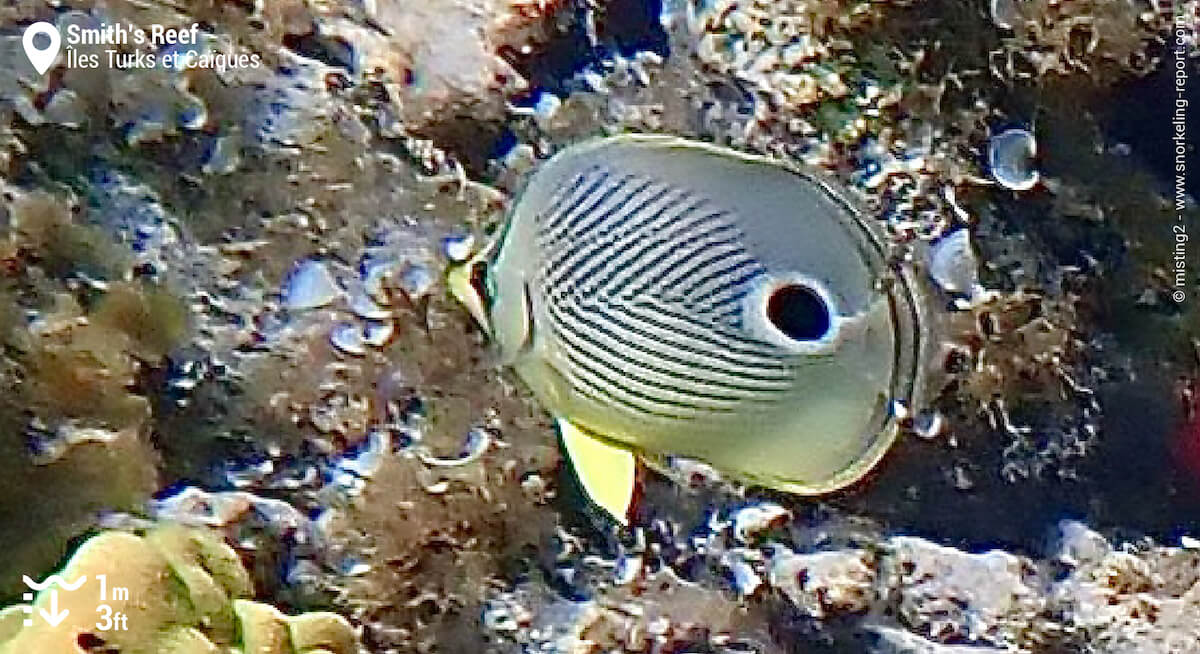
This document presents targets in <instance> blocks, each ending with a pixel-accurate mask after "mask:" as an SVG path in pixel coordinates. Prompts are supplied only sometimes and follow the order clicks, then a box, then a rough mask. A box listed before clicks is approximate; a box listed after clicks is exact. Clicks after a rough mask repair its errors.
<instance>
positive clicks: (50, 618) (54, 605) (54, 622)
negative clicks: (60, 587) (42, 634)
mask: <svg viewBox="0 0 1200 654" xmlns="http://www.w3.org/2000/svg"><path fill="white" fill-rule="evenodd" d="M38 613H41V614H42V617H43V618H45V619H46V622H48V623H50V626H51V627H57V626H58V625H60V624H62V621H63V620H65V619H66V618H67V615H69V614H70V613H71V612H70V611H68V610H66V609H63V612H62V613H59V612H58V591H57V590H52V591H50V612H49V613H47V612H46V609H38Z"/></svg>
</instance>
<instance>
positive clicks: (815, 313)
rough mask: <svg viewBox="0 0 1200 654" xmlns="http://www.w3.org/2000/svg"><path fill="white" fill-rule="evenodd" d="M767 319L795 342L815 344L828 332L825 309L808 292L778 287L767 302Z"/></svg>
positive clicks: (802, 288)
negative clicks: (812, 342) (813, 342)
mask: <svg viewBox="0 0 1200 654" xmlns="http://www.w3.org/2000/svg"><path fill="white" fill-rule="evenodd" d="M767 319H768V320H770V321H771V324H772V325H775V328H776V329H778V330H779V331H781V332H783V333H784V334H785V335H787V337H788V338H790V339H792V340H796V341H815V340H818V339H820V338H821V337H823V336H825V334H826V333H828V332H829V327H830V323H831V320H830V316H829V307H827V306H825V302H824V301H822V300H821V296H819V295H817V294H816V293H815V292H814V291H813V290H812V289H811V288H808V287H807V286H801V285H799V284H788V285H787V286H780V287H779V288H777V289H775V292H773V293H771V297H770V298H768V299H767Z"/></svg>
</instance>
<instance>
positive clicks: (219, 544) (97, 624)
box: [0, 525, 359, 654]
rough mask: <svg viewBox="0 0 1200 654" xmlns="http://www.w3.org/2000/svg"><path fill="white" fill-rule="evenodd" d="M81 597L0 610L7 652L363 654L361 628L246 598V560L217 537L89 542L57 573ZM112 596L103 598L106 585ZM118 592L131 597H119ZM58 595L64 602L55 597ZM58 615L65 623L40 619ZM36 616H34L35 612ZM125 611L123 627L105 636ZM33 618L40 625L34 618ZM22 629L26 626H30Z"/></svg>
mask: <svg viewBox="0 0 1200 654" xmlns="http://www.w3.org/2000/svg"><path fill="white" fill-rule="evenodd" d="M58 574H59V575H60V577H61V578H62V579H63V580H65V582H67V583H72V584H74V583H76V581H77V580H80V579H82V580H83V582H82V586H81V587H79V588H78V590H75V591H66V590H56V589H57V586H54V587H51V588H49V589H47V590H44V591H42V592H41V593H39V594H38V596H37V599H36V600H35V601H34V603H33V605H32V607H28V606H12V607H8V608H6V609H4V610H3V611H0V654H25V653H27V652H39V653H42V652H46V653H49V652H54V653H58V652H62V653H64V654H67V653H72V654H74V653H78V654H84V653H85V652H87V651H89V649H88V648H89V647H91V648H94V647H95V646H97V645H99V644H101V643H103V645H104V647H106V648H109V649H111V650H113V651H119V652H121V653H122V654H163V653H170V654H208V653H215V652H227V651H231V650H229V649H228V648H230V647H232V648H234V649H233V650H232V651H236V652H244V653H245V654H354V653H356V652H358V651H359V646H358V641H357V638H356V636H355V633H354V629H353V628H352V627H351V626H350V623H349V622H347V621H346V619H345V618H343V617H341V616H339V615H336V614H332V613H308V614H304V615H300V616H296V617H288V616H285V615H283V614H282V613H280V612H279V611H278V610H277V609H276V608H275V607H273V606H270V605H267V604H260V603H258V602H253V601H249V600H246V599H242V598H244V597H246V596H248V595H250V594H251V592H252V585H251V582H250V577H249V575H248V574H247V573H246V570H245V568H244V567H242V564H241V562H240V560H239V559H238V556H237V554H236V553H235V552H234V551H233V550H232V549H230V548H229V546H227V545H226V544H225V543H224V542H223V541H222V540H221V539H220V538H219V537H217V536H216V535H214V534H212V533H211V532H208V531H205V530H200V529H190V528H186V527H181V526H177V525H167V526H161V527H158V528H155V529H153V530H151V531H150V532H149V533H148V534H147V535H146V536H145V537H139V536H135V535H133V534H128V533H124V532H105V533H102V534H99V535H97V536H95V537H93V538H91V539H89V540H88V541H87V542H86V543H84V544H83V545H82V546H81V547H80V548H79V550H78V551H76V553H75V555H74V556H73V557H72V558H71V560H70V562H69V563H67V565H66V567H65V568H64V569H63V570H62V571H61V572H59V573H58ZM101 577H103V584H104V587H106V588H108V589H110V590H109V595H110V596H109V597H108V598H107V599H105V600H104V601H101V598H100V592H101V590H100V589H101V582H100V578H101ZM114 589H127V590H128V593H121V594H120V596H119V597H118V596H114V595H115V593H113V592H112V591H113V590H114ZM55 596H57V600H56V599H55ZM53 608H57V610H58V611H59V613H60V614H61V613H63V612H64V611H65V612H66V613H65V617H64V618H63V620H62V622H61V623H60V624H58V625H57V626H51V625H50V624H49V623H48V622H47V621H46V620H45V619H43V618H41V617H39V616H40V615H41V613H42V612H43V611H45V612H46V613H50V612H51V609H53ZM29 609H32V614H30V613H29V612H28V611H29ZM118 614H123V615H124V616H126V617H127V619H126V620H125V621H122V622H118V623H117V625H118V626H120V627H123V628H121V629H112V628H109V629H101V627H102V626H104V625H105V621H106V619H107V617H106V616H116V615H118ZM29 615H33V616H34V618H33V620H32V624H31V625H30V624H29V623H26V622H25V620H26V617H27V616H29ZM22 623H25V624H24V625H23V624H22Z"/></svg>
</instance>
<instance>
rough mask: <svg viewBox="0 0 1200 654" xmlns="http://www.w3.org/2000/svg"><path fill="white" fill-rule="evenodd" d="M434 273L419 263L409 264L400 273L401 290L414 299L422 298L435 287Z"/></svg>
mask: <svg viewBox="0 0 1200 654" xmlns="http://www.w3.org/2000/svg"><path fill="white" fill-rule="evenodd" d="M433 281H434V279H433V273H432V272H430V270H429V268H427V267H426V266H423V265H421V264H419V263H414V264H409V265H407V266H405V267H404V270H403V271H402V272H401V273H400V279H399V283H400V288H402V289H404V291H405V292H406V293H408V294H409V295H410V296H413V297H420V296H422V295H425V294H426V293H428V292H429V289H431V288H432V287H433Z"/></svg>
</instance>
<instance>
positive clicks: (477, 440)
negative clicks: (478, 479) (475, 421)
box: [417, 427, 492, 468]
mask: <svg viewBox="0 0 1200 654" xmlns="http://www.w3.org/2000/svg"><path fill="white" fill-rule="evenodd" d="M491 444H492V435H491V434H490V433H488V431H487V430H486V429H479V428H478V427H476V428H473V429H471V430H470V431H468V432H467V442H466V445H465V446H464V447H463V452H462V454H461V455H460V456H459V457H457V458H454V459H444V458H441V457H437V456H433V455H432V454H428V453H426V452H418V453H417V458H419V459H420V460H421V463H424V464H425V465H427V466H430V467H435V468H451V467H455V466H462V465H466V464H468V463H470V462H472V461H474V460H476V459H478V458H479V457H481V456H483V454H484V453H485V452H487V450H488V447H489V446H491Z"/></svg>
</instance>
